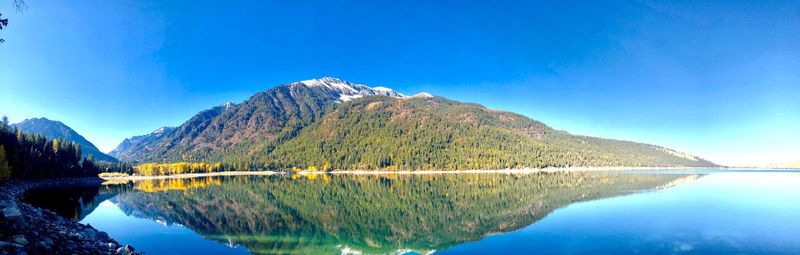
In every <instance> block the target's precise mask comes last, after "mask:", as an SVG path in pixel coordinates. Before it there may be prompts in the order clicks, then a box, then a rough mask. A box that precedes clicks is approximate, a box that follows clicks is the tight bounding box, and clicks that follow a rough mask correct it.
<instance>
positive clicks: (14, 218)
mask: <svg viewBox="0 0 800 255" xmlns="http://www.w3.org/2000/svg"><path fill="white" fill-rule="evenodd" d="M0 207H2V208H3V209H2V211H0V215H2V216H3V218H4V219H5V220H6V221H8V222H9V223H11V224H14V225H16V229H22V228H26V227H27V226H28V224H27V223H26V222H25V217H23V216H22V211H20V210H19V207H18V206H17V203H15V202H14V201H11V200H4V201H0Z"/></svg>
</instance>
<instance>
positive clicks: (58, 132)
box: [12, 118, 117, 162]
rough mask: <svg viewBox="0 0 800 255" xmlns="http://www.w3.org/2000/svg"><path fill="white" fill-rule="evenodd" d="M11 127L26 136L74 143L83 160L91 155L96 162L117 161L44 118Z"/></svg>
mask: <svg viewBox="0 0 800 255" xmlns="http://www.w3.org/2000/svg"><path fill="white" fill-rule="evenodd" d="M12 126H13V127H15V128H18V129H20V130H22V132H23V133H26V134H39V135H42V136H44V137H45V138H47V139H61V140H64V141H69V142H75V143H76V144H78V145H80V146H81V156H82V157H84V158H86V157H88V156H89V155H93V156H94V159H95V160H97V161H107V162H117V159H115V158H114V157H111V156H109V155H107V154H105V153H103V152H101V151H100V149H97V147H96V146H94V144H92V142H89V140H86V138H84V137H83V136H82V135H80V134H78V132H75V130H73V129H72V128H70V127H69V126H67V125H65V124H64V123H61V122H60V121H55V120H49V119H46V118H33V119H27V120H24V121H22V122H20V123H17V124H14V125H12Z"/></svg>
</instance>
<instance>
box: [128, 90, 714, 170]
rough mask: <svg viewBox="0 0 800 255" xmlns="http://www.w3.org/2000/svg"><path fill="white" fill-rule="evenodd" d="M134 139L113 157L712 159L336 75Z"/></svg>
mask: <svg viewBox="0 0 800 255" xmlns="http://www.w3.org/2000/svg"><path fill="white" fill-rule="evenodd" d="M359 93H362V94H359ZM132 140H133V139H131V140H126V141H127V143H125V144H124V149H120V150H115V152H117V153H115V154H113V155H114V156H116V157H119V158H121V159H123V160H130V161H133V162H137V163H146V162H207V163H215V162H221V163H222V164H223V165H225V166H228V167H226V168H227V169H237V170H252V169H274V170H283V169H291V168H295V167H296V168H304V169H306V168H310V167H314V168H317V169H323V170H330V169H333V170H336V169H348V170H354V169H360V170H363V169H384V170H395V169H405V170H418V169H453V170H460V169H505V168H540V167H564V166H658V167H667V166H714V164H713V163H711V162H708V161H706V160H703V159H700V158H698V157H695V156H691V155H686V154H683V153H680V152H677V151H673V150H670V149H667V148H663V147H659V146H654V145H648V144H640V143H633V142H626V141H617V140H609V139H601V138H594V137H585V136H575V135H571V134H569V133H566V132H564V131H559V130H555V129H552V128H550V127H548V126H547V125H545V124H543V123H541V122H538V121H536V120H533V119H530V118H528V117H525V116H522V115H519V114H515V113H510V112H503V111H496V110H491V109H487V108H485V107H483V106H480V105H477V104H469V103H461V102H456V101H451V100H447V99H444V98H441V97H432V96H429V95H422V96H414V97H407V96H403V95H401V94H399V93H396V92H393V91H391V90H389V89H383V88H381V89H373V88H369V87H367V86H364V85H359V84H353V83H349V82H346V81H342V80H338V79H334V78H323V79H320V80H311V81H303V82H296V83H291V84H287V85H283V86H278V87H275V88H272V89H269V90H267V91H264V92H259V93H257V94H256V95H254V96H252V97H251V98H250V99H248V100H246V101H245V102H243V103H241V104H238V105H234V104H227V105H224V106H219V107H215V108H212V109H209V110H206V111H203V112H201V113H199V114H197V115H195V116H194V117H192V118H191V119H190V120H189V121H187V122H186V123H184V124H182V125H181V126H179V127H177V128H174V129H171V130H170V131H169V132H164V133H163V134H160V135H159V136H158V137H157V138H156V137H155V136H152V135H151V136H148V137H147V138H146V139H138V140H140V142H136V143H134V142H132ZM121 147H123V146H121Z"/></svg>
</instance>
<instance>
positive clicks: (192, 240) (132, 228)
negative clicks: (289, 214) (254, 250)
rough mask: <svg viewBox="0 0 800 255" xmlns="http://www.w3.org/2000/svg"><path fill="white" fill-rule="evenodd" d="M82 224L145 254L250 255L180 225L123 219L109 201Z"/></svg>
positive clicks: (133, 218)
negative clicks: (128, 244)
mask: <svg viewBox="0 0 800 255" xmlns="http://www.w3.org/2000/svg"><path fill="white" fill-rule="evenodd" d="M81 223H84V224H87V223H88V224H91V225H92V226H94V227H95V228H97V229H101V230H103V231H105V232H107V233H108V234H109V235H111V236H112V237H114V239H116V240H117V241H119V242H120V243H123V244H125V243H130V244H131V245H133V247H134V248H136V250H140V251H141V250H144V251H147V254H150V255H156V254H249V253H248V252H247V250H246V249H245V248H244V247H242V246H239V247H236V248H230V247H228V246H226V245H225V244H222V243H218V242H215V241H209V240H205V239H203V237H202V236H200V235H198V234H197V233H195V232H193V231H192V230H190V229H188V228H186V227H184V226H181V225H169V226H165V225H162V224H160V223H158V222H156V221H153V220H149V219H141V218H136V217H133V216H128V215H125V213H124V212H122V210H120V209H119V207H117V206H116V205H115V204H114V203H112V202H111V201H108V200H106V201H103V202H102V203H100V205H98V206H97V208H96V209H95V210H94V211H93V212H92V213H91V214H89V215H88V216H86V218H84V219H83V220H81Z"/></svg>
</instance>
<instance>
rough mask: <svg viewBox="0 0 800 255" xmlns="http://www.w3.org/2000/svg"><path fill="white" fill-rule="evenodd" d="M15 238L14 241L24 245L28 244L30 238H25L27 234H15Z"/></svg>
mask: <svg viewBox="0 0 800 255" xmlns="http://www.w3.org/2000/svg"><path fill="white" fill-rule="evenodd" d="M13 240H14V243H17V244H19V245H22V246H25V245H26V244H28V240H25V236H23V235H15V236H14V238H13Z"/></svg>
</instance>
